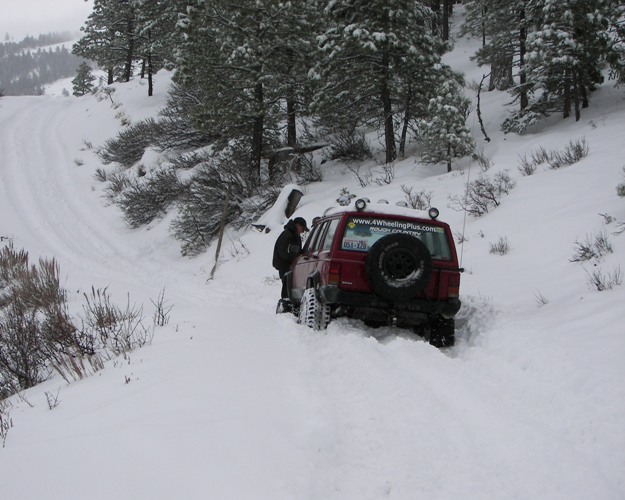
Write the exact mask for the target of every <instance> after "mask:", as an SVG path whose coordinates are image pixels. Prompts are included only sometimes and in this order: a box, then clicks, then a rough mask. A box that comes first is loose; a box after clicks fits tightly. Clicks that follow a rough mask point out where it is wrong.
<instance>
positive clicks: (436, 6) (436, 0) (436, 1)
mask: <svg viewBox="0 0 625 500" xmlns="http://www.w3.org/2000/svg"><path fill="white" fill-rule="evenodd" d="M430 9H432V12H433V13H434V17H433V18H432V36H439V35H440V30H439V18H440V14H441V3H440V0H430Z"/></svg>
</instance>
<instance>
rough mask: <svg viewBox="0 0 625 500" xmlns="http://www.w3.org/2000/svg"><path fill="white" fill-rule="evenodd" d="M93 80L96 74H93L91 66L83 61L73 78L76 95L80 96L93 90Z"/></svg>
mask: <svg viewBox="0 0 625 500" xmlns="http://www.w3.org/2000/svg"><path fill="white" fill-rule="evenodd" d="M93 80H95V76H93V75H92V74H91V68H90V67H89V65H88V64H87V63H86V62H82V63H81V64H80V66H78V70H77V71H76V76H75V77H74V79H73V80H72V88H73V93H74V95H75V96H78V97H80V96H83V95H85V94H89V93H90V92H91V91H93Z"/></svg>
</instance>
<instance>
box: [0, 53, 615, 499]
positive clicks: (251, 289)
mask: <svg viewBox="0 0 625 500" xmlns="http://www.w3.org/2000/svg"><path fill="white" fill-rule="evenodd" d="M470 54H471V48H470V47H463V48H462V49H457V50H456V51H454V53H452V54H450V55H449V56H448V58H449V62H450V63H452V64H454V66H455V67H459V68H462V69H466V70H467V80H468V81H472V80H478V81H479V79H480V78H481V70H480V69H479V68H472V67H470V66H467V59H468V56H469V55H470ZM166 85H167V78H166V77H165V76H161V77H160V78H159V79H157V96H155V97H154V98H152V99H150V98H147V97H146V95H147V91H146V89H145V87H144V86H143V85H142V84H141V82H133V83H131V84H126V85H117V86H116V92H115V93H114V96H113V97H114V100H115V101H116V102H117V103H118V104H119V106H118V107H116V108H115V109H114V108H113V107H112V106H111V101H110V100H108V99H101V100H98V99H96V98H95V97H93V96H88V97H83V98H63V97H55V96H41V97H19V98H17V97H16V98H13V97H5V98H2V99H0V214H2V215H1V218H0V236H3V237H4V238H10V240H11V241H12V242H13V245H14V246H15V247H16V248H24V249H26V250H27V251H29V253H30V255H31V259H32V260H33V261H34V260H36V258H37V257H39V256H42V257H47V258H52V257H54V258H56V259H57V260H58V262H59V264H60V268H61V272H62V275H63V281H64V282H63V284H64V286H65V287H66V288H67V290H68V291H70V306H71V307H73V308H75V309H78V308H80V303H81V295H82V293H83V291H87V290H88V289H89V288H90V287H91V286H92V285H93V286H95V287H96V288H99V287H100V288H103V287H108V289H109V291H110V292H111V294H112V296H113V298H114V299H116V300H117V301H119V302H125V301H126V299H127V294H129V296H130V300H131V301H132V302H135V303H137V304H143V305H144V306H145V314H146V315H147V316H149V315H151V313H152V311H151V309H150V308H151V307H152V306H151V299H156V297H157V296H158V294H159V292H160V291H161V290H163V289H164V290H165V299H166V301H167V302H168V303H170V304H173V306H174V307H173V309H172V311H171V319H170V322H169V324H167V325H166V326H164V327H161V328H159V329H157V330H156V332H155V335H154V340H153V342H152V344H151V345H150V346H147V347H144V348H142V349H140V350H137V351H134V352H132V353H130V355H129V356H128V357H126V358H122V359H118V360H113V361H111V362H109V363H108V364H107V365H106V367H105V369H104V370H100V371H98V372H97V373H95V374H94V375H93V376H91V377H88V378H85V379H83V380H81V381H77V382H73V383H71V384H67V383H65V382H64V381H63V380H61V379H60V378H59V377H55V378H53V379H51V380H49V381H47V382H45V383H43V384H41V385H40V386H37V387H35V388H33V389H31V390H28V391H26V392H24V393H23V394H22V395H21V396H20V397H14V398H11V400H10V404H11V406H10V409H9V411H10V418H11V420H12V424H13V425H12V427H11V428H10V429H9V430H8V432H7V433H6V442H5V447H4V448H0V471H1V488H0V491H1V495H2V498H3V499H6V500H18V499H19V500H21V499H40V498H47V499H58V500H69V499H82V498H86V497H89V498H94V499H112V498H115V499H138V498H146V499H147V498H149V499H168V500H169V499H171V498H182V499H195V498H197V499H207V498H211V499H213V498H214V499H298V500H299V499H354V500H364V499H382V498H395V499H456V498H458V499H459V498H463V499H465V498H468V499H501V498H519V499H530V498H531V499H534V498H541V499H567V500H569V499H580V500H586V499H588V498H600V499H623V498H625V426H624V425H623V423H624V422H625V363H624V362H623V360H624V359H625V327H624V326H623V319H624V312H623V311H624V308H623V304H624V303H625V286H623V285H616V286H614V288H613V289H611V290H606V291H602V292H599V291H597V289H596V288H593V287H592V286H589V276H590V275H592V274H593V273H594V272H595V271H599V272H600V273H603V275H608V274H610V273H616V272H617V270H618V269H619V266H620V269H621V270H622V271H621V272H625V266H624V265H623V264H625V262H624V260H623V255H625V233H623V232H621V233H620V234H618V230H619V229H622V226H619V224H623V223H625V199H623V198H619V197H618V196H617V194H616V189H615V188H616V185H617V184H618V183H619V182H622V181H623V180H624V179H623V171H622V168H623V166H624V165H625V160H623V158H624V155H623V153H624V151H625V149H624V148H625V146H624V144H625V96H624V94H623V92H622V90H618V89H614V88H613V87H611V84H610V83H607V84H605V85H604V86H603V87H602V88H601V89H599V90H598V91H597V93H596V95H594V96H593V99H592V102H591V107H590V109H588V110H585V111H584V114H583V118H582V121H581V122H579V123H574V122H573V121H571V120H568V121H564V122H563V121H560V120H559V119H557V118H552V119H549V120H547V121H545V123H544V124H543V125H542V126H541V128H540V130H534V131H532V133H528V134H526V135H524V136H522V137H519V136H513V135H509V136H504V135H503V134H502V133H501V132H500V131H499V124H500V123H501V121H502V117H503V116H504V115H505V108H504V104H505V103H506V102H507V100H508V96H507V95H506V94H500V93H497V92H494V93H487V94H483V95H482V103H483V110H482V111H483V113H484V118H485V125H486V128H487V131H488V133H489V135H490V137H491V139H492V140H491V142H488V143H487V142H484V141H482V139H481V134H480V131H479V126H478V123H477V120H476V119H474V118H473V116H474V115H472V116H471V117H470V123H471V124H472V127H473V129H474V133H475V136H476V139H477V140H478V142H479V143H480V144H481V146H482V147H483V149H484V155H485V156H486V157H488V158H489V159H490V160H491V161H492V163H493V165H492V167H491V168H490V169H489V170H488V172H487V173H486V174H487V175H489V176H493V175H495V174H496V173H497V172H502V171H504V170H508V171H509V174H510V176H511V177H512V178H513V180H514V181H515V182H516V187H515V188H514V189H513V190H512V191H511V192H510V194H509V195H508V196H505V197H503V199H502V203H501V206H500V207H498V208H496V209H494V210H493V211H491V212H489V213H488V214H486V215H484V216H483V217H480V218H472V217H467V218H465V215H464V214H463V213H462V212H457V211H455V210H453V209H452V208H450V207H449V205H450V201H449V197H450V196H454V195H460V194H462V193H463V192H464V190H465V189H466V186H467V182H470V181H472V180H474V179H475V178H477V176H478V175H480V174H481V171H480V168H479V166H478V165H477V163H475V162H473V163H471V162H470V160H466V161H464V162H461V163H459V164H458V165H457V170H455V171H454V172H452V173H450V174H447V173H446V172H445V168H444V167H442V166H441V167H432V166H424V165H421V164H420V163H419V162H418V160H417V158H416V157H408V158H407V159H405V160H403V161H398V162H397V163H396V167H395V179H394V181H393V182H392V183H391V184H388V185H386V184H384V185H382V186H377V185H372V186H369V187H367V188H364V189H363V188H361V187H360V185H359V183H358V181H357V179H356V178H355V177H354V175H353V174H352V173H351V172H349V171H348V170H346V169H345V168H344V166H343V165H341V164H340V163H332V162H330V163H326V164H324V165H323V166H322V170H323V172H324V181H323V182H321V183H318V184H314V185H310V186H307V187H306V189H305V195H304V197H303V199H302V202H301V203H300V208H299V209H298V211H297V213H296V215H298V216H303V217H305V218H307V219H308V220H311V219H312V217H314V216H316V215H319V214H320V213H322V212H323V210H324V209H325V208H327V207H328V206H330V205H333V204H335V200H336V198H337V197H338V194H339V191H340V190H341V189H342V188H347V189H348V190H349V191H350V192H352V193H356V194H358V195H359V196H368V197H369V198H370V199H371V200H374V201H375V200H377V199H380V198H384V199H387V200H389V201H391V202H395V201H399V200H403V199H404V195H403V193H402V190H401V185H402V184H404V185H406V186H414V188H415V189H416V190H425V191H432V192H433V200H432V201H433V205H435V206H437V207H438V208H439V209H440V210H441V218H442V219H444V220H446V221H448V222H449V223H450V224H451V226H452V228H453V229H454V231H455V232H456V233H457V234H462V233H463V232H464V234H465V240H466V241H465V242H464V245H463V248H462V255H463V262H462V265H463V266H464V267H465V268H466V270H467V272H466V273H465V274H464V275H463V277H462V285H461V299H462V300H463V303H464V307H463V310H462V311H461V316H462V318H461V321H459V323H460V325H459V331H458V343H457V345H456V346H455V347H454V348H451V349H447V350H438V349H435V348H433V347H432V346H430V345H429V344H427V343H426V342H424V341H421V340H419V339H416V338H414V337H412V336H410V335H409V334H408V332H406V331H401V330H400V331H396V330H392V329H390V328H382V329H371V328H367V327H365V326H364V325H363V324H362V323H360V322H358V321H348V320H339V321H336V322H334V323H332V324H331V325H330V327H329V328H328V330H327V331H325V332H313V331H310V330H308V329H306V328H305V327H302V326H299V325H297V324H296V323H295V321H294V319H293V318H292V317H290V316H288V315H279V316H276V315H275V314H274V310H275V303H276V300H277V298H278V296H279V290H280V284H279V281H278V279H277V273H276V272H275V271H274V270H273V269H272V267H271V251H272V247H273V243H274V241H275V238H276V237H277V234H278V231H277V229H279V228H276V230H274V231H272V232H270V233H268V234H263V233H259V232H256V231H254V230H251V229H250V230H247V231H243V232H238V233H234V232H230V233H229V235H228V237H227V238H226V240H225V242H224V245H223V247H222V252H221V255H220V259H219V261H220V262H219V266H218V268H217V272H216V274H215V278H214V279H213V280H211V281H208V280H207V278H208V276H209V273H210V270H211V268H212V267H213V263H214V261H213V258H214V248H212V249H210V250H209V251H208V252H206V253H205V254H203V255H201V256H199V257H196V258H193V259H187V258H183V257H181V256H180V255H179V246H178V243H177V242H175V241H173V240H172V239H171V238H170V237H169V235H168V231H167V226H168V222H169V221H168V220H167V219H166V220H163V221H159V222H157V223H154V224H152V225H151V227H150V228H149V229H148V230H130V229H128V228H127V227H126V226H125V225H124V223H123V221H122V219H121V217H120V213H119V212H118V210H117V209H116V208H115V207H112V206H107V204H106V203H105V200H104V198H103V197H102V191H103V185H102V183H100V182H98V181H97V180H96V179H95V177H94V174H95V171H96V169H97V168H102V165H101V164H100V163H99V161H98V159H97V157H96V156H95V154H94V149H95V148H96V147H97V146H99V145H101V144H102V143H103V142H104V141H105V140H106V139H108V138H110V137H112V136H113V135H114V134H115V132H116V130H117V129H118V128H119V127H120V119H121V118H124V117H126V118H130V119H132V120H138V119H141V118H143V117H146V116H150V115H151V114H153V113H154V112H155V111H156V110H157V109H158V107H159V106H160V105H162V103H163V99H164V97H165V96H164V92H165V88H166ZM581 139H585V141H586V143H587V144H588V147H589V154H588V156H587V157H586V158H584V159H582V160H581V161H580V162H578V163H575V164H574V165H571V166H567V167H563V168H560V169H557V170H553V169H549V168H548V167H547V166H546V165H541V166H539V167H538V168H537V170H536V172H535V173H534V174H533V175H531V176H522V175H521V173H520V172H519V171H518V169H517V167H518V166H519V156H520V155H524V154H528V153H529V152H531V151H532V150H533V149H535V148H537V147H539V146H542V147H545V148H547V149H556V150H562V149H564V147H566V145H567V144H568V142H569V141H570V140H581ZM147 160H150V161H155V162H157V161H159V159H158V158H156V157H154V158H152V157H150V158H146V161H147ZM106 168H110V167H106ZM363 168H364V169H367V168H372V169H375V168H377V167H376V165H375V164H374V163H371V164H368V165H363ZM608 222H609V223H608ZM598 233H603V234H605V235H606V236H607V238H608V239H609V241H610V243H611V246H612V249H613V252H612V253H610V254H608V255H606V256H605V257H603V259H602V260H600V261H596V262H595V261H590V262H586V263H580V262H571V259H572V257H573V256H574V253H575V242H576V241H577V242H580V241H584V240H585V239H586V238H588V237H591V238H592V237H593V235H596V234H598ZM500 238H505V239H506V240H507V242H508V243H509V246H510V250H509V252H508V253H507V254H505V255H496V254H491V253H490V251H489V250H490V247H491V245H492V244H494V243H496V242H497V241H498V240H499V239H500ZM2 244H6V242H3V243H2ZM46 393H48V394H55V395H56V394H57V393H58V401H59V404H58V406H56V407H55V408H53V409H49V405H48V404H47V399H46Z"/></svg>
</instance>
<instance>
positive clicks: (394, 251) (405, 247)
mask: <svg viewBox="0 0 625 500" xmlns="http://www.w3.org/2000/svg"><path fill="white" fill-rule="evenodd" d="M365 272H366V273H367V278H368V279H369V284H370V285H371V288H372V289H373V291H374V292H375V293H376V294H377V295H378V296H379V297H381V298H383V299H386V300H389V301H391V302H407V301H409V300H412V299H414V298H416V297H417V296H418V295H419V294H420V293H421V292H422V291H423V290H424V289H425V287H426V286H427V284H428V283H429V282H430V277H431V276H432V256H431V255H430V252H429V250H428V249H427V247H426V246H425V244H424V243H423V242H422V241H421V240H418V239H417V238H415V237H414V236H410V235H409V234H402V233H397V234H389V235H388V236H384V237H383V238H381V239H379V240H378V241H377V242H376V243H375V244H374V245H373V246H372V247H371V250H369V254H368V255H367V261H366V262H365Z"/></svg>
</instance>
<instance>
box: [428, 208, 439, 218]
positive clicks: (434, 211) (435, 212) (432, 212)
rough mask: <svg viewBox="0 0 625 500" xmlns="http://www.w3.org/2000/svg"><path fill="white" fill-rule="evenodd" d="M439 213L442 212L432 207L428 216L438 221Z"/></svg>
mask: <svg viewBox="0 0 625 500" xmlns="http://www.w3.org/2000/svg"><path fill="white" fill-rule="evenodd" d="M439 213H440V212H439V211H438V208H434V207H432V208H430V209H429V210H428V215H429V216H430V219H436V218H437V217H438V214H439Z"/></svg>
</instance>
